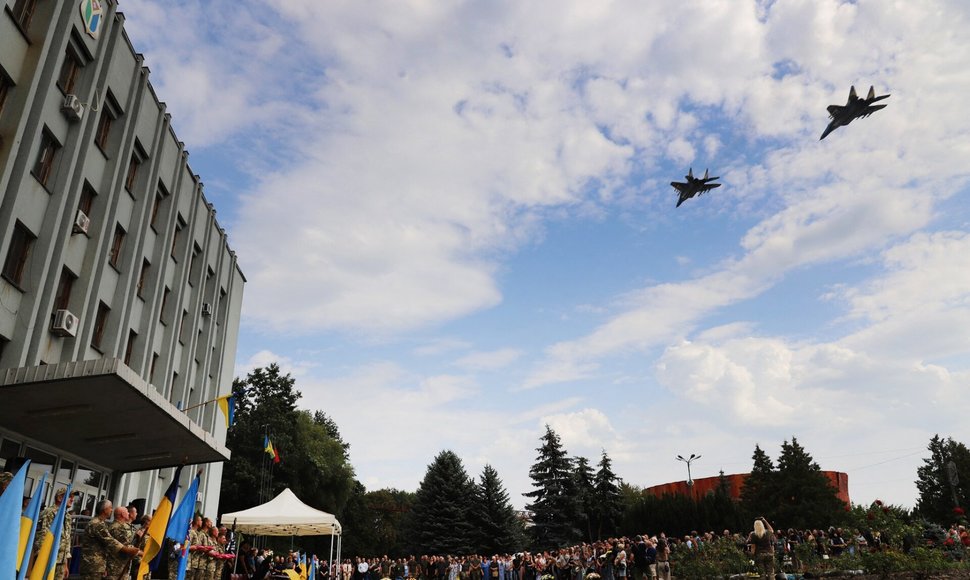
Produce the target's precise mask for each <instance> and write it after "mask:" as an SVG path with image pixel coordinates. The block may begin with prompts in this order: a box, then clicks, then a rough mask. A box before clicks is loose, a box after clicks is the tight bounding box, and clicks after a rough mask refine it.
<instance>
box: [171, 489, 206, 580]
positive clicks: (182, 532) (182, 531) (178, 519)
mask: <svg viewBox="0 0 970 580" xmlns="http://www.w3.org/2000/svg"><path fill="white" fill-rule="evenodd" d="M201 477H202V471H201V470H200V471H199V472H198V473H197V474H196V475H195V479H193V480H192V483H191V484H189V489H188V490H186V492H185V495H183V496H182V501H181V502H180V503H179V507H178V509H177V510H175V512H173V513H172V518H171V519H170V520H169V523H168V530H166V531H165V535H166V536H167V537H168V538H171V539H172V540H175V541H176V542H178V543H179V544H181V545H182V551H181V553H180V555H179V568H178V570H179V571H178V580H185V571H186V570H187V569H188V563H189V540H188V536H189V526H191V525H192V514H193V512H194V511H195V496H196V495H197V494H198V493H199V478H201ZM171 565H172V563H171V562H169V566H171Z"/></svg>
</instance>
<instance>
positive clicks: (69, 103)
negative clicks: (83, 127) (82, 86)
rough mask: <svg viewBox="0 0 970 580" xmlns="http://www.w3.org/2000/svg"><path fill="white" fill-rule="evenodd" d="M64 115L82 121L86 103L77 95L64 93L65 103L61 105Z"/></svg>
mask: <svg viewBox="0 0 970 580" xmlns="http://www.w3.org/2000/svg"><path fill="white" fill-rule="evenodd" d="M61 111H62V112H63V113H64V116H65V117H67V118H68V119H70V120H72V121H80V120H81V115H83V114H84V104H83V103H81V99H79V98H77V95H64V103H63V104H62V105H61Z"/></svg>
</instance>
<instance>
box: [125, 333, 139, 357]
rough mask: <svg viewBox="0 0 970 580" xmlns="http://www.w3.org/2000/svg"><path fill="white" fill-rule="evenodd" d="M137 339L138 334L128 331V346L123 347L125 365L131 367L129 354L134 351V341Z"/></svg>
mask: <svg viewBox="0 0 970 580" xmlns="http://www.w3.org/2000/svg"><path fill="white" fill-rule="evenodd" d="M136 338H138V333H137V332H135V331H134V330H129V331H128V345H127V346H125V365H126V366H131V354H132V353H133V352H134V351H135V339H136Z"/></svg>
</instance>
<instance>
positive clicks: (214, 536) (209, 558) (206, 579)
mask: <svg viewBox="0 0 970 580" xmlns="http://www.w3.org/2000/svg"><path fill="white" fill-rule="evenodd" d="M206 521H207V522H209V537H207V538H206V545H207V546H212V549H211V550H209V551H208V552H206V555H205V575H204V576H203V580H215V579H216V570H217V569H218V568H219V564H220V563H221V562H222V560H220V559H219V558H217V557H216V556H217V555H218V554H219V528H217V527H215V526H214V525H212V522H211V521H209V520H206Z"/></svg>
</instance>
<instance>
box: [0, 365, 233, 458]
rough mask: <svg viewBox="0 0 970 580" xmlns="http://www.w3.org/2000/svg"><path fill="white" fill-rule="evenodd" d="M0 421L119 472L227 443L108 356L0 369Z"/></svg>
mask: <svg viewBox="0 0 970 580" xmlns="http://www.w3.org/2000/svg"><path fill="white" fill-rule="evenodd" d="M0 400H2V401H3V404H2V405H0V427H3V428H4V429H6V430H9V431H12V432H14V433H17V434H19V435H22V436H24V437H28V438H30V439H33V440H35V441H38V442H40V443H43V444H45V445H49V446H51V447H54V448H57V449H60V450H62V451H64V452H67V453H70V454H72V455H75V456H77V457H78V458H80V459H82V460H85V461H88V462H90V463H92V464H94V465H97V466H100V467H102V468H105V469H110V470H113V471H118V472H132V471H144V470H148V469H158V468H163V467H172V466H175V465H182V464H191V463H211V462H218V461H226V460H228V459H229V450H228V449H226V447H225V446H223V445H221V444H220V443H219V442H218V441H216V440H215V438H214V437H213V436H212V435H211V434H210V433H208V432H207V431H206V430H204V429H203V428H202V427H200V426H199V425H197V424H195V423H193V422H192V421H191V420H190V419H189V418H188V416H187V415H186V414H185V413H183V412H182V411H179V410H178V408H176V407H175V405H173V404H171V403H170V402H168V400H166V399H165V398H164V397H162V395H161V394H160V393H159V392H158V391H156V390H155V388H154V387H152V386H151V385H149V384H147V383H146V382H145V381H143V380H142V379H141V378H140V377H139V376H138V375H137V374H136V373H135V372H134V371H133V370H131V369H130V368H128V367H127V366H125V365H124V364H123V363H122V362H121V361H120V360H118V359H114V358H106V359H97V360H89V361H81V362H66V363H61V364H57V365H43V366H37V367H21V368H11V369H3V370H0Z"/></svg>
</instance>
